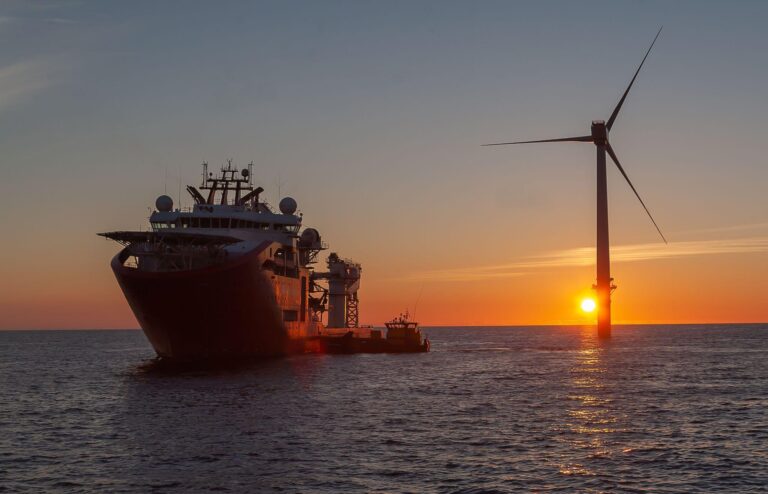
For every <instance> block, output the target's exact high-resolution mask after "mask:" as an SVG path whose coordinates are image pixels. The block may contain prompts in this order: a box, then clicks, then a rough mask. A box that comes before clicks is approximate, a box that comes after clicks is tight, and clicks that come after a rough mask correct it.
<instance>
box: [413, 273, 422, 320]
mask: <svg viewBox="0 0 768 494" xmlns="http://www.w3.org/2000/svg"><path fill="white" fill-rule="evenodd" d="M423 292H424V283H423V282H422V284H421V287H420V288H419V296H418V297H416V303H415V304H413V320H414V321H415V320H416V309H417V308H418V307H419V300H421V294H422V293H423Z"/></svg>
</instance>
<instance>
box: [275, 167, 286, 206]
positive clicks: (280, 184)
mask: <svg viewBox="0 0 768 494" xmlns="http://www.w3.org/2000/svg"><path fill="white" fill-rule="evenodd" d="M286 183H287V182H283V181H282V180H281V179H280V172H277V202H280V199H281V198H282V197H283V193H282V190H283V185H285V184H286Z"/></svg>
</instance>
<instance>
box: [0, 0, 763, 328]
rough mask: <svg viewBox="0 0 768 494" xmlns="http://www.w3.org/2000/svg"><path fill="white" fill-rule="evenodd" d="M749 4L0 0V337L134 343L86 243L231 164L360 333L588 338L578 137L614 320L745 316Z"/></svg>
mask: <svg viewBox="0 0 768 494" xmlns="http://www.w3.org/2000/svg"><path fill="white" fill-rule="evenodd" d="M767 23H768V3H766V2H762V1H754V2H748V1H741V2H727V3H726V2H715V1H711V2H708V1H701V0H697V1H678V2H663V1H658V2H657V1H625V2H621V1H584V2H568V1H541V2H522V1H521V2H514V1H490V0H487V1H483V0H481V1H473V2H469V1H462V2H458V1H418V0H412V1H387V2H382V1H364V0H353V1H352V0H351V1H325V2H321V1H271V2H265V1H261V2H180V1H179V2H97V1H94V2H88V1H68V0H61V1H55V2H54V1H39V2H37V1H33V2H15V1H13V0H10V1H9V0H6V1H4V2H2V3H0V149H1V150H2V157H1V158H0V172H1V174H0V231H2V232H3V236H2V238H3V242H0V259H2V262H1V263H0V279H2V280H3V283H2V284H0V329H36V328H40V329H49V328H134V327H138V324H137V322H136V320H135V319H134V317H133V315H132V313H131V311H130V309H129V308H128V306H127V304H126V302H125V300H124V298H123V296H122V294H121V292H120V290H119V288H118V286H117V283H116V281H115V280H114V277H113V275H112V272H111V270H110V268H109V261H110V259H111V257H112V256H113V255H114V254H115V253H116V252H117V251H118V250H119V246H118V245H117V244H115V243H113V242H110V241H107V240H105V239H103V238H101V237H97V236H96V233H97V232H102V231H112V230H125V229H138V228H140V227H141V228H146V226H147V216H148V213H149V208H151V206H152V205H153V204H154V199H155V198H156V197H157V196H158V195H160V194H163V193H168V194H169V195H171V196H172V197H173V198H174V200H175V201H176V202H177V204H179V203H180V204H181V205H187V206H188V205H190V204H191V202H192V201H191V199H190V198H188V197H183V196H182V199H181V201H179V197H180V195H179V184H180V183H181V184H184V185H186V184H192V185H197V183H198V181H199V176H200V171H201V169H200V163H202V162H203V161H208V162H209V163H211V164H212V165H217V164H221V163H223V162H224V161H225V160H226V159H227V158H232V159H234V161H235V163H239V164H241V165H244V164H246V163H248V162H250V161H254V163H255V173H254V174H255V178H256V181H257V183H259V184H260V185H261V186H263V187H264V188H265V189H266V198H267V200H269V201H270V202H272V203H273V204H274V203H277V202H278V200H279V197H278V192H279V193H280V194H281V195H283V196H284V195H290V196H292V197H294V198H296V200H297V201H298V204H299V208H300V210H301V211H302V212H303V214H304V224H305V226H311V227H314V228H317V229H318V230H319V231H320V232H321V234H322V235H323V239H324V240H325V241H327V242H328V243H329V244H330V245H331V247H332V250H333V251H335V252H338V253H339V254H340V255H342V256H343V257H348V258H352V259H354V260H356V261H358V262H360V263H361V264H362V265H363V279H362V288H361V291H360V298H361V302H360V304H361V308H360V315H361V322H363V323H370V324H377V325H378V324H381V323H382V322H383V321H385V320H387V319H389V318H391V317H392V316H394V315H396V314H398V313H399V312H401V311H403V310H405V309H406V308H408V309H410V310H411V312H414V310H415V312H416V318H417V319H419V320H420V321H421V322H422V324H427V325H513V324H515V325H517V324H520V325H525V324H588V323H592V322H593V318H594V315H586V314H583V313H581V312H580V310H579V301H580V300H581V299H582V298H583V297H584V296H588V295H589V294H590V292H591V289H590V287H591V285H592V283H593V282H594V277H595V274H594V245H595V187H596V186H595V165H594V160H595V158H594V153H595V151H594V147H593V146H592V145H591V144H581V143H567V144H544V145H531V146H519V147H518V146H506V147H491V148H488V147H481V146H480V144H483V143H487V142H498V141H509V140H518V139H542V138H550V137H562V136H570V135H583V134H587V133H589V124H590V122H591V120H593V119H607V118H608V116H609V115H610V113H611V111H612V110H613V107H614V106H615V104H616V102H617V101H618V99H619V98H620V96H621V94H622V92H623V91H624V89H625V88H626V86H627V84H628V82H629V80H630V79H631V77H632V74H633V72H634V70H635V68H636V67H637V65H638V63H639V62H640V59H641V58H642V56H643V54H644V52H645V50H646V49H647V47H648V46H649V44H650V41H651V39H652V38H653V36H654V34H655V33H656V31H657V29H658V28H659V26H661V25H663V26H664V29H663V31H662V34H661V36H660V37H659V40H658V42H657V43H656V46H655V47H654V50H653V52H652V53H651V55H650V57H649V58H648V60H647V62H646V64H645V66H644V68H643V71H642V72H641V74H640V76H639V78H638V80H637V82H636V83H635V86H634V87H633V89H632V92H631V93H630V95H629V97H628V98H627V101H626V103H625V105H624V107H623V110H622V113H621V115H620V117H619V118H618V119H617V121H616V125H615V126H614V128H613V132H612V134H611V142H612V144H613V146H614V148H615V149H616V152H617V154H618V156H619V157H620V159H621V161H622V165H623V166H624V168H625V169H626V170H627V172H628V174H629V176H630V177H631V179H632V181H633V183H634V184H635V186H636V187H637V188H638V191H639V192H640V194H641V195H642V197H643V199H644V200H645V202H646V204H647V205H648V207H649V209H650V210H651V212H652V213H653V215H654V217H655V219H656V220H657V222H658V223H659V225H660V227H661V228H662V230H663V232H664V234H665V235H666V237H667V238H668V240H669V244H668V245H665V244H664V243H663V242H661V240H660V238H659V237H658V234H657V233H656V231H655V229H654V227H653V225H652V224H651V222H650V221H649V220H648V218H647V217H646V216H645V212H644V211H643V209H642V207H641V206H640V204H639V203H638V202H637V200H636V199H635V197H634V196H633V194H632V192H631V190H630V189H629V187H628V186H627V185H626V183H625V182H624V181H623V179H622V177H621V176H620V174H619V173H618V172H617V170H616V169H615V168H612V167H611V169H609V176H608V180H609V184H608V186H609V203H610V206H609V207H610V228H611V243H612V248H611V253H612V258H613V259H612V260H613V266H612V272H613V276H614V278H615V283H616V284H617V285H618V287H619V288H618V289H617V291H616V292H615V293H614V297H613V317H614V322H615V323H694V322H702V323H715V322H765V321H768V194H766V185H768V164H767V163H766V146H767V145H768V144H767V142H766V129H768V98H766V97H765V88H766V87H768V34H766V31H765V25H766V24H767Z"/></svg>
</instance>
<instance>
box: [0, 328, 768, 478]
mask: <svg viewBox="0 0 768 494" xmlns="http://www.w3.org/2000/svg"><path fill="white" fill-rule="evenodd" d="M426 332H427V333H428V335H429V338H430V340H431V342H432V352H431V353H429V354H410V355H408V354H405V355H336V356H318V355H307V356H299V357H292V358H286V359H280V360H272V361H267V362H261V363H256V364H251V365H247V366H240V367H231V368H226V369H221V368H219V369H208V370H206V369H164V368H162V367H160V366H158V365H156V364H154V363H153V361H152V359H153V355H154V354H153V352H152V349H151V347H150V346H149V344H148V343H147V342H146V340H145V339H144V336H143V335H142V333H141V332H139V331H49V332H37V331H35V332H30V331H27V332H0V492H57V491H58V492H208V491H212V492H213V491H215V492H256V493H258V492H286V493H292V492H306V493H315V492H319V493H337V492H393V493H397V492H414V493H422V492H425V493H429V492H441V493H443V492H444V493H453V492H456V493H459V492H463V493H491V492H654V493H662V492H670V493H672V492H674V493H681V492H702V493H704V492H706V493H709V492H729V493H736V492H768V325H721V326H714V325H708V326H627V327H618V328H615V330H614V337H613V338H612V339H611V340H610V341H609V342H600V341H598V340H597V339H596V338H595V336H594V330H593V329H591V328H579V327H509V328H490V327H480V328H429V329H426Z"/></svg>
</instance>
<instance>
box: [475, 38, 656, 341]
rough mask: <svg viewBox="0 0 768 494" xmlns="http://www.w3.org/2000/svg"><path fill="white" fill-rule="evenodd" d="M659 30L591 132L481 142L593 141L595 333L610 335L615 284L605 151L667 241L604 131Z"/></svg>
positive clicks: (625, 95) (501, 144)
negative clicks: (610, 110)
mask: <svg viewBox="0 0 768 494" xmlns="http://www.w3.org/2000/svg"><path fill="white" fill-rule="evenodd" d="M659 34H661V28H659V32H657V33H656V37H655V38H653V42H652V43H651V46H650V47H649V48H648V51H647V52H646V53H645V56H644V57H643V60H642V61H641V62H640V66H639V67H638V68H637V71H635V75H634V77H632V80H631V81H630V82H629V86H627V90H626V91H624V94H623V95H622V97H621V99H620V100H619V103H618V104H617V105H616V108H615V109H614V110H613V113H611V116H610V118H608V122H605V121H604V120H593V121H592V133H591V134H590V135H586V136H578V137H563V138H560V139H542V140H537V141H516V142H498V143H494V144H483V145H484V146H505V145H507V144H530V143H537V142H591V143H594V145H595V147H596V148H597V284H596V285H595V286H594V288H595V289H596V292H597V334H598V336H600V337H604V338H607V337H609V336H611V292H612V291H613V289H614V288H616V287H615V286H614V285H613V278H611V262H610V249H609V242H608V184H607V181H606V165H605V153H606V152H607V153H608V155H610V157H611V159H612V160H613V162H614V163H615V164H616V167H617V168H618V169H619V171H620V172H621V174H622V175H623V176H624V178H625V179H626V181H627V183H628V184H629V186H630V188H631V189H632V192H634V193H635V196H637V199H638V200H639V201H640V204H642V205H643V209H645V212H646V213H648V217H649V218H651V221H652V222H653V226H655V227H656V230H657V231H658V232H659V235H661V238H662V240H664V243H667V239H666V238H664V234H663V233H661V229H660V228H659V225H657V224H656V221H655V220H654V219H653V216H652V215H651V212H650V211H649V210H648V208H647V207H646V205H645V203H644V202H643V199H642V198H641V197H640V194H639V193H638V192H637V189H635V186H634V185H632V181H631V180H630V179H629V176H627V172H626V171H624V167H622V166H621V163H619V158H618V157H616V153H615V152H614V151H613V148H612V147H611V144H610V142H609V141H608V134H609V132H610V131H611V128H613V124H614V123H615V122H616V117H617V116H618V115H619V111H620V110H621V106H622V105H623V104H624V100H625V99H626V98H627V94H629V90H630V89H631V88H632V84H634V82H635V79H637V74H639V73H640V69H642V68H643V64H644V63H645V59H646V58H648V54H649V53H651V49H652V48H653V45H654V44H655V43H656V40H657V39H658V37H659Z"/></svg>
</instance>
